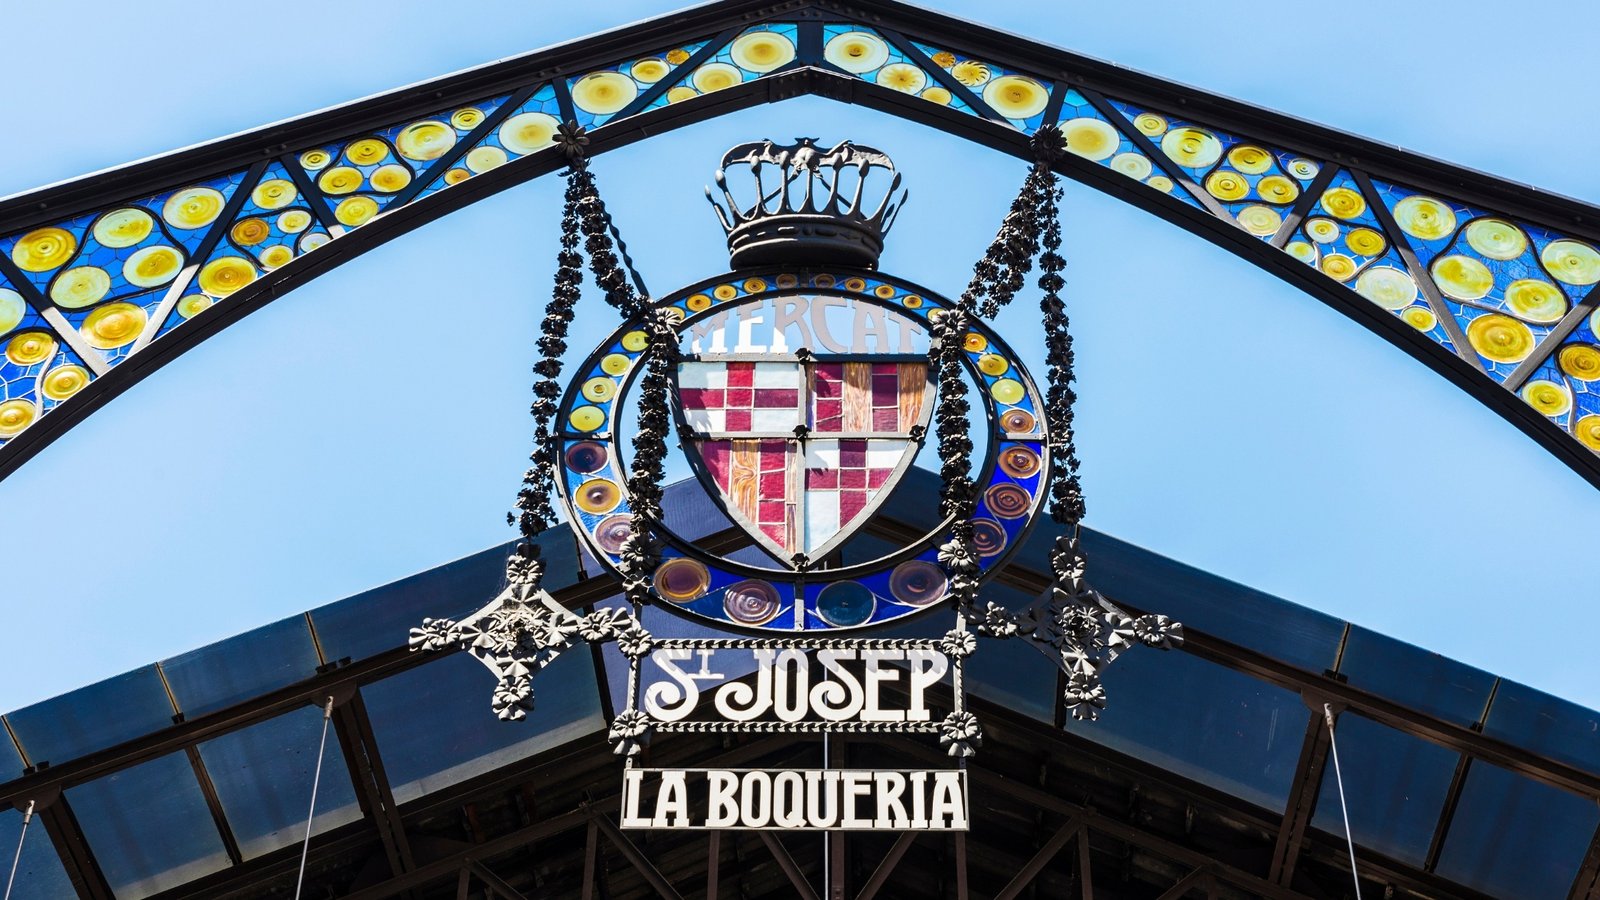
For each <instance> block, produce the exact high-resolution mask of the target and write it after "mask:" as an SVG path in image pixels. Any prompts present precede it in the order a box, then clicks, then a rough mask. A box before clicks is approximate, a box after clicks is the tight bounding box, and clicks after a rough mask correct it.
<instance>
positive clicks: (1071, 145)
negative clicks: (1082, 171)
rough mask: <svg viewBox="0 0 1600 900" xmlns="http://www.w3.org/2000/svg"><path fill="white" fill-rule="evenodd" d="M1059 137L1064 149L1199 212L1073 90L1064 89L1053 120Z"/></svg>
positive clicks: (1184, 193) (1193, 201)
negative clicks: (1171, 197)
mask: <svg viewBox="0 0 1600 900" xmlns="http://www.w3.org/2000/svg"><path fill="white" fill-rule="evenodd" d="M1057 121H1058V122H1059V123H1060V124H1059V127H1060V128H1061V132H1062V136H1063V137H1065V138H1066V139H1067V149H1068V150H1070V151H1071V152H1073V153H1075V154H1077V155H1078V156H1081V157H1083V158H1084V159H1087V160H1090V161H1091V162H1098V163H1100V164H1101V165H1103V166H1105V167H1107V168H1109V169H1111V170H1112V171H1113V172H1117V173H1119V174H1122V175H1126V176H1127V177H1129V178H1131V179H1133V180H1134V181H1137V182H1139V183H1140V184H1143V185H1145V186H1146V187H1149V188H1151V189H1152V190H1157V191H1161V192H1162V193H1164V194H1170V195H1172V196H1173V197H1176V198H1178V199H1179V200H1182V201H1183V202H1185V203H1187V204H1189V205H1190V206H1193V207H1196V208H1202V207H1201V206H1200V201H1198V200H1196V199H1195V198H1194V197H1192V196H1190V194H1189V192H1188V191H1186V190H1183V189H1182V188H1175V186H1174V185H1173V183H1172V179H1170V178H1168V177H1167V176H1166V173H1165V172H1163V171H1162V170H1161V169H1159V168H1157V167H1156V166H1155V165H1154V164H1153V163H1152V162H1151V160H1150V157H1148V156H1146V155H1145V153H1144V151H1143V150H1140V149H1139V148H1137V147H1135V146H1134V145H1133V141H1132V140H1130V139H1129V138H1128V136H1127V135H1126V134H1124V133H1123V132H1122V131H1121V130H1120V129H1118V128H1117V126H1116V125H1115V124H1113V123H1112V122H1111V121H1110V120H1109V119H1107V118H1106V117H1105V116H1104V115H1101V113H1100V110H1098V109H1096V108H1095V106H1094V104H1092V103H1090V102H1089V100H1088V98H1087V97H1084V96H1083V95H1082V94H1080V93H1078V91H1077V89H1076V88H1071V89H1068V91H1067V94H1066V97H1065V98H1063V102H1062V104H1061V112H1060V114H1059V115H1058V117H1057Z"/></svg>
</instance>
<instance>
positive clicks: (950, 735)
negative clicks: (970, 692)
mask: <svg viewBox="0 0 1600 900" xmlns="http://www.w3.org/2000/svg"><path fill="white" fill-rule="evenodd" d="M982 743H983V726H981V725H979V724H978V717H977V716H975V715H973V714H972V713H970V712H966V711H965V710H963V711H961V712H953V713H951V714H949V715H948V716H945V717H944V721H942V722H940V723H939V745H940V746H941V747H944V748H946V752H947V753H949V754H950V755H951V756H957V757H968V756H972V755H974V754H975V753H977V752H978V751H977V747H978V746H979V745H980V744H982Z"/></svg>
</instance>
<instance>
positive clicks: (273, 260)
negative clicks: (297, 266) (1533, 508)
mask: <svg viewBox="0 0 1600 900" xmlns="http://www.w3.org/2000/svg"><path fill="white" fill-rule="evenodd" d="M259 259H260V260H261V266H262V268H265V269H276V268H278V267H279V266H282V265H286V264H287V263H288V262H289V261H290V260H292V259H294V251H293V250H290V249H289V248H288V247H286V246H284V245H283V244H278V245H276V246H273V247H268V248H267V249H265V250H263V251H261V256H260V257H259Z"/></svg>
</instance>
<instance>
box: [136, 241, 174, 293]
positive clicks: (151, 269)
mask: <svg viewBox="0 0 1600 900" xmlns="http://www.w3.org/2000/svg"><path fill="white" fill-rule="evenodd" d="M181 268H183V256H181V255H180V254H179V253H178V251H177V250H175V249H173V248H171V247H159V246H158V247H146V248H144V249H143V250H136V251H134V253H133V255H132V256H130V257H128V261H127V262H125V263H123V264H122V277H123V278H126V279H127V280H128V283H129V284H131V285H133V286H134V287H143V288H148V287H155V286H156V285H158V284H166V283H167V282H169V281H171V280H172V279H174V278H176V277H177V275H178V270H179V269H181Z"/></svg>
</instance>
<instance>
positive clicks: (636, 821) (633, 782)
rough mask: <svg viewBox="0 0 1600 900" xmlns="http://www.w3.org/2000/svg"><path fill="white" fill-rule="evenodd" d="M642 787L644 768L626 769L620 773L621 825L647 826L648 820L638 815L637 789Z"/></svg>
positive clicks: (648, 825)
mask: <svg viewBox="0 0 1600 900" xmlns="http://www.w3.org/2000/svg"><path fill="white" fill-rule="evenodd" d="M643 787H644V770H643V769H628V770H627V771H625V772H623V773H622V793H623V797H624V799H623V804H622V827H623V828H648V827H650V820H649V819H644V818H640V816H639V791H640V789H641V788H643Z"/></svg>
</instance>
